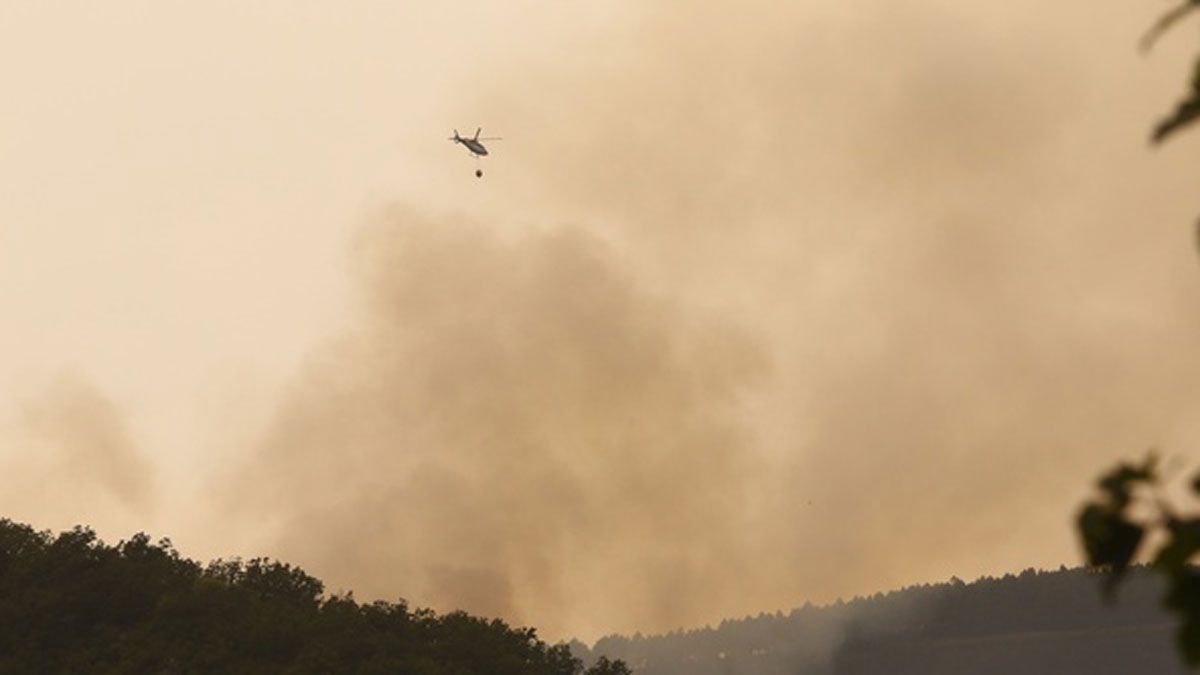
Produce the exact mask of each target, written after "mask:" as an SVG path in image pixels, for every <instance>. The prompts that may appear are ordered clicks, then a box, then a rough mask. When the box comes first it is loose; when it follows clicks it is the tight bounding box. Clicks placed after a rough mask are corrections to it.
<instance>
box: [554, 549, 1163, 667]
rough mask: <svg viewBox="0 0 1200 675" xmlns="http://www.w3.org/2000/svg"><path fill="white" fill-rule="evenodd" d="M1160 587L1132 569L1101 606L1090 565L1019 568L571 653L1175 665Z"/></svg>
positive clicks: (944, 663) (737, 662)
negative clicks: (1013, 571)
mask: <svg viewBox="0 0 1200 675" xmlns="http://www.w3.org/2000/svg"><path fill="white" fill-rule="evenodd" d="M1161 591H1162V588H1161V586H1160V585H1159V583H1158V582H1157V580H1156V579H1154V578H1152V577H1151V576H1150V575H1149V574H1146V573H1144V572H1142V571H1138V572H1136V573H1134V574H1133V578H1132V579H1130V581H1129V583H1127V584H1125V585H1124V586H1122V588H1121V590H1120V593H1119V594H1118V596H1117V598H1116V601H1115V602H1114V603H1112V604H1111V605H1109V604H1106V603H1105V602H1104V601H1103V599H1102V598H1101V596H1100V592H1099V579H1098V576H1097V575H1096V574H1094V573H1091V572H1088V571H1085V570H1082V569H1075V570H1067V569H1061V570H1059V571H1057V572H1035V571H1033V570H1027V571H1025V572H1023V573H1021V574H1020V575H1007V576H1005V577H1003V578H999V579H995V578H983V579H980V580H978V581H975V582H974V583H970V584H965V583H963V582H961V581H958V580H953V581H951V582H949V583H944V584H936V585H927V586H915V587H910V588H905V589H903V590H899V591H894V592H891V593H887V594H876V595H874V596H871V597H869V598H856V599H854V600H852V601H850V602H838V603H836V604H834V605H830V606H827V607H814V606H811V605H806V606H804V607H803V608H800V609H796V610H793V611H791V612H790V613H788V614H784V613H782V612H780V613H775V614H762V615H759V616H757V617H746V618H744V619H740V620H727V621H723V622H721V624H720V625H719V626H717V627H716V628H704V629H700V630H692V631H680V632H673V633H669V634H666V635H656V636H651V637H644V636H640V635H636V636H634V637H632V638H631V637H625V636H619V635H615V636H609V637H605V638H603V639H601V640H600V641H598V642H597V643H596V645H595V646H594V648H593V649H592V650H588V649H587V648H586V647H585V646H584V645H581V644H579V643H573V644H572V649H573V650H574V653H575V654H576V655H578V656H580V657H582V658H583V659H584V660H585V661H586V660H587V659H589V658H593V656H594V655H600V654H604V655H606V656H608V657H612V658H620V659H623V660H625V661H626V662H627V663H628V664H629V665H630V666H631V667H632V668H633V670H634V672H636V673H638V675H685V674H686V675H709V674H712V675H716V674H718V673H719V674H722V675H751V674H753V675H776V674H779V675H782V674H784V673H786V674H788V675H796V674H797V673H802V674H806V675H830V674H835V675H883V674H885V673H886V674H888V675H896V674H897V673H913V674H917V673H919V674H921V675H942V674H945V675H951V674H953V675H965V674H967V673H969V674H970V675H1000V674H1005V675H1011V674H1012V673H1021V674H1022V675H1043V674H1044V675H1063V674H1064V673H1089V674H1095V673H1102V674H1105V673H1112V674H1114V675H1115V674H1117V673H1156V674H1162V673H1168V674H1169V673H1182V672H1185V671H1184V670H1183V669H1182V668H1181V667H1180V666H1179V665H1178V663H1179V657H1178V655H1177V653H1176V652H1175V651H1174V649H1173V647H1172V639H1173V631H1174V627H1175V623H1174V622H1173V621H1172V619H1171V617H1169V616H1168V615H1166V614H1164V613H1163V611H1162V610H1161V609H1160V607H1159V600H1160V596H1161Z"/></svg>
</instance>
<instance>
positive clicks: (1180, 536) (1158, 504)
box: [1078, 456, 1200, 666]
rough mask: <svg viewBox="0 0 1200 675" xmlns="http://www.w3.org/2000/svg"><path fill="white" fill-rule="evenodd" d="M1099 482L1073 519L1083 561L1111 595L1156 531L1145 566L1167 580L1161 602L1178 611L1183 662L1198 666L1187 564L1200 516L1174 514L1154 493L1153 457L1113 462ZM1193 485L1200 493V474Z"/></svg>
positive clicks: (1197, 602)
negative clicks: (1097, 495) (1095, 571)
mask: <svg viewBox="0 0 1200 675" xmlns="http://www.w3.org/2000/svg"><path fill="white" fill-rule="evenodd" d="M1098 484H1099V487H1100V493H1101V495H1100V498H1099V499H1096V500H1094V501H1092V502H1089V503H1087V504H1085V505H1084V506H1083V508H1082V509H1081V510H1080V513H1079V519H1078V525H1079V534H1080V537H1081V538H1082V540H1083V545H1084V549H1085V550H1086V551H1087V554H1088V562H1089V563H1090V564H1091V565H1093V566H1094V567H1096V568H1097V569H1099V570H1101V571H1103V572H1105V576H1104V578H1105V589H1106V591H1107V593H1108V594H1109V595H1110V596H1111V595H1112V593H1113V590H1114V589H1115V587H1116V585H1117V583H1118V582H1119V581H1120V580H1121V578H1122V577H1123V576H1124V574H1125V572H1126V570H1128V569H1129V567H1130V565H1131V564H1132V561H1133V560H1134V559H1135V558H1136V556H1137V554H1138V552H1139V551H1140V550H1141V548H1142V544H1143V543H1144V542H1145V540H1147V536H1146V535H1147V534H1153V535H1156V536H1155V537H1154V541H1156V542H1158V550H1157V551H1156V552H1155V553H1154V554H1153V562H1152V564H1151V566H1150V569H1151V570H1152V571H1154V572H1155V573H1157V574H1158V575H1160V576H1161V577H1162V578H1163V579H1164V580H1165V581H1166V594H1165V596H1164V599H1163V603H1164V605H1165V606H1166V607H1167V609H1169V610H1171V611H1172V612H1174V613H1176V614H1177V615H1178V616H1179V619H1180V624H1179V629H1178V631H1177V633H1176V645H1177V646H1178V648H1179V651H1180V653H1181V654H1182V655H1183V658H1184V660H1185V661H1186V662H1187V663H1188V664H1190V665H1193V666H1196V665H1200V569H1198V568H1197V567H1196V566H1195V565H1193V564H1192V560H1193V558H1195V557H1196V555H1197V553H1200V517H1196V516H1184V515H1180V514H1177V513H1175V511H1174V509H1173V508H1172V507H1171V506H1170V505H1169V504H1167V502H1166V501H1165V500H1164V499H1162V498H1161V497H1159V496H1158V495H1157V494H1155V493H1156V492H1157V488H1158V486H1159V478H1158V475H1157V473H1156V471H1155V461H1154V457H1153V456H1151V457H1150V458H1149V459H1147V460H1146V461H1145V462H1144V463H1143V464H1141V465H1130V464H1120V465H1118V466H1117V467H1116V468H1114V469H1113V470H1111V471H1109V472H1108V473H1107V474H1105V475H1104V476H1102V477H1101V478H1100V480H1099V483H1098ZM1192 489H1193V491H1195V492H1196V493H1197V494H1200V477H1198V478H1197V479H1196V480H1194V481H1193V482H1192ZM1139 513H1140V514H1141V515H1140V516H1139V515H1136V514H1139Z"/></svg>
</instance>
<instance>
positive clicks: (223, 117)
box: [0, 0, 1200, 636]
mask: <svg viewBox="0 0 1200 675" xmlns="http://www.w3.org/2000/svg"><path fill="white" fill-rule="evenodd" d="M1155 9H1157V7H1152V6H1147V5H1146V4H1145V3H1135V2H1113V3H1111V4H1110V5H1108V6H1106V7H1105V8H1104V9H1103V11H1097V10H1096V8H1095V6H1094V5H1091V4H1089V5H1084V4H1083V3H1082V2H1072V3H1065V4H1064V3H1059V4H1058V5H1056V6H1054V7H1046V6H1045V3H1037V2H1033V1H1032V0H1030V1H1024V0H1022V1H1020V2H1014V3H1005V4H1003V5H999V6H988V7H966V6H962V4H961V3H950V2H940V1H934V0H914V2H910V3H906V4H905V6H904V7H895V6H892V4H889V3H882V2H880V3H860V4H846V3H817V2H796V3H783V2H766V1H756V2H749V3H739V4H738V5H737V6H736V7H735V6H734V5H731V4H728V3H716V2H713V3H707V2H681V1H679V2H676V1H662V2H646V3H634V2H612V3H594V2H593V3H584V2H554V3H548V2H547V3H541V2H515V3H503V4H501V3H485V2H464V3H455V5H454V7H446V6H444V3H433V2H429V3H420V2H414V3H403V5H402V6H401V5H400V4H399V3H397V4H396V6H392V5H391V4H389V3H366V2H363V3H339V4H336V5H334V4H330V3H316V2H260V3H254V4H253V5H252V6H250V5H247V4H246V3H232V2H229V3H221V2H212V3H205V4H203V5H194V6H184V5H181V4H164V3H151V2H139V3H135V2H110V3H104V4H103V6H100V5H83V4H78V3H58V4H52V3H36V4H35V3H9V4H7V5H6V6H4V7H3V8H0V82H2V83H3V87H4V100H5V101H6V102H5V104H4V105H3V106H0V185H2V186H3V190H2V192H0V322H2V326H3V330H0V383H3V387H2V388H0V438H2V439H3V441H4V445H3V446H2V447H0V463H3V465H4V466H5V467H6V468H7V469H9V471H6V473H5V475H7V476H9V477H8V478H5V479H4V480H3V481H2V482H0V513H3V514H6V515H9V516H11V517H14V518H18V519H22V520H27V521H30V522H33V523H35V524H37V525H39V526H44V527H54V528H59V527H65V526H68V525H70V524H73V523H76V522H87V523H92V524H94V525H95V526H97V527H98V528H99V530H100V531H101V533H102V534H103V535H105V536H107V537H110V538H118V537H120V536H124V535H126V534H128V533H129V532H131V531H133V530H136V529H151V530H153V531H154V532H155V533H161V534H166V535H169V536H171V537H172V538H173V539H175V540H176V542H178V543H179V544H180V546H181V547H182V548H183V549H184V551H185V552H186V553H190V554H192V555H196V556H209V555H218V554H232V553H242V554H253V553H269V554H272V555H279V556H284V557H287V558H289V559H291V560H295V561H297V562H299V563H301V564H303V565H304V566H305V567H306V568H308V569H310V571H312V572H313V573H315V574H317V575H319V576H321V577H322V578H325V579H326V580H327V581H329V582H330V584H331V585H332V586H334V587H335V588H355V589H358V590H359V595H360V597H363V596H364V595H365V596H373V595H384V596H394V595H397V594H402V595H405V596H407V597H408V598H410V599H411V600H412V601H414V602H416V603H421V604H423V603H434V604H435V605H437V606H439V607H442V608H448V607H451V606H459V605H465V606H467V607H468V608H470V609H475V610H477V611H485V612H500V613H503V614H505V615H506V616H509V617H510V618H513V619H515V620H517V621H521V622H529V623H533V624H535V625H538V626H542V627H544V628H545V629H546V630H547V631H548V632H549V634H550V635H554V636H559V635H565V634H579V635H585V636H594V635H596V634H598V633H600V632H604V631H608V630H636V629H641V630H658V629H664V628H669V627H673V626H678V625H691V624H697V623H703V622H708V621H715V620H718V619H719V618H721V617H723V616H729V615H737V614H744V613H747V612H757V611H759V610H771V609H775V608H779V607H790V606H793V605H797V604H801V603H802V602H804V601H805V600H810V599H811V600H814V601H824V600H829V599H832V598H834V597H837V596H839V595H848V594H854V593H864V592H865V593H869V592H874V591H876V590H880V589H886V588H891V587H894V586H897V585H900V584H904V583H912V582H917V581H923V580H934V579H941V578H946V577H949V576H950V575H952V574H957V575H959V576H961V577H972V576H976V575H979V574H983V573H995V572H1002V571H1006V570H1012V569H1019V568H1023V567H1027V566H1031V565H1034V566H1037V565H1040V566H1050V565H1057V564H1059V563H1061V562H1067V563H1073V562H1074V561H1075V560H1076V559H1077V554H1076V551H1075V550H1074V542H1073V540H1072V538H1071V535H1070V533H1069V531H1068V529H1067V521H1068V518H1069V516H1070V514H1071V511H1072V509H1073V508H1074V505H1075V504H1076V503H1077V502H1078V500H1079V499H1080V497H1081V495H1082V494H1083V493H1084V491H1085V489H1086V484H1085V483H1086V480H1087V479H1088V478H1090V476H1092V475H1093V474H1094V473H1095V472H1096V471H1097V470H1099V469H1100V468H1101V467H1103V466H1104V465H1105V464H1106V463H1107V462H1109V461H1111V460H1112V459H1113V458H1115V457H1118V456H1125V455H1130V454H1136V453H1140V452H1141V451H1142V450H1143V449H1144V448H1146V447H1148V446H1150V445H1160V446H1162V447H1164V448H1166V449H1167V450H1169V451H1171V452H1174V453H1177V454H1179V455H1180V456H1181V457H1187V456H1188V453H1189V452H1190V451H1191V449H1192V447H1191V444H1192V443H1194V442H1195V440H1196V437H1197V432H1198V431H1200V429H1198V428H1197V426H1196V424H1195V422H1194V421H1192V419H1193V416H1192V415H1190V414H1189V413H1190V412H1191V411H1192V410H1193V409H1194V406H1195V404H1196V402H1197V397H1198V396H1197V389H1196V384H1197V382H1200V380H1198V379H1197V378H1198V376H1200V361H1198V360H1197V358H1196V356H1195V344H1197V342H1196V339H1197V337H1200V335H1198V333H1200V312H1197V301H1198V300H1200V269H1197V264H1196V259H1195V253H1194V247H1193V244H1192V235H1191V232H1190V225H1191V223H1192V222H1193V220H1194V216H1195V214H1196V212H1198V211H1200V196H1198V195H1197V194H1196V192H1195V190H1194V176H1195V175H1196V174H1195V171H1196V169H1197V166H1196V160H1195V147H1196V145H1195V144H1196V143H1197V141H1196V140H1195V139H1194V138H1191V137H1189V136H1184V137H1181V138H1180V139H1179V140H1176V141H1173V142H1171V143H1170V144H1169V145H1168V146H1167V147H1165V148H1164V149H1162V150H1160V151H1151V150H1150V149H1149V148H1148V147H1147V144H1146V141H1145V139H1146V137H1147V133H1148V131H1149V128H1150V126H1151V124H1152V123H1153V121H1154V120H1155V119H1156V117H1157V116H1158V115H1159V114H1160V113H1162V112H1164V111H1165V110H1167V109H1168V107H1169V106H1170V105H1171V104H1172V103H1173V102H1174V99H1175V96H1176V95H1177V93H1178V92H1180V91H1181V90H1182V87H1183V81H1184V78H1185V75H1186V72H1185V59H1186V56H1187V54H1188V49H1189V48H1190V47H1191V46H1192V44H1193V43H1192V38H1193V37H1194V33H1189V32H1188V30H1187V29H1184V30H1181V31H1179V33H1178V34H1176V35H1171V36H1169V37H1168V38H1167V40H1166V41H1165V42H1164V44H1163V45H1162V48H1161V49H1160V50H1158V51H1157V52H1156V53H1155V54H1154V55H1153V57H1152V58H1150V59H1142V58H1139V57H1138V56H1137V54H1136V53H1135V51H1134V47H1135V43H1136V40H1137V37H1138V35H1139V32H1140V30H1141V29H1142V28H1143V26H1145V25H1147V24H1148V22H1149V21H1150V20H1151V18H1152V17H1153V14H1152V13H1153V11H1154V10H1155ZM477 125H482V126H484V127H485V130H486V131H488V132H491V133H495V134H498V135H502V136H504V137H505V140H504V141H502V142H499V143H497V144H496V145H495V146H494V147H493V155H492V156H491V157H488V158H487V159H486V160H484V161H483V163H482V166H483V168H484V169H485V171H486V172H487V175H486V176H485V178H484V179H483V180H482V181H477V180H475V178H474V177H473V176H472V175H471V172H472V171H473V170H474V168H475V164H474V162H472V161H471V160H470V159H469V158H468V157H466V156H465V153H464V152H463V150H462V148H459V147H454V146H451V145H450V144H449V143H447V142H446V141H445V140H444V138H445V137H446V136H447V135H448V134H449V132H450V129H451V128H453V127H457V128H458V129H459V130H460V131H468V130H472V129H473V128H474V127H475V126H477ZM1193 135H1194V134H1193ZM335 477H336V478H335ZM380 533H382V534H383V536H380Z"/></svg>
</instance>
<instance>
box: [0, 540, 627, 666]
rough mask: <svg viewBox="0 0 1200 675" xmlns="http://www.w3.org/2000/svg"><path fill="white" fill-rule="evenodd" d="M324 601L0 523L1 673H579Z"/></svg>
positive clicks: (277, 567) (563, 653) (401, 618)
mask: <svg viewBox="0 0 1200 675" xmlns="http://www.w3.org/2000/svg"><path fill="white" fill-rule="evenodd" d="M323 593H324V587H323V585H322V584H321V582H320V581H319V580H317V579H315V578H313V577H311V576H309V575H308V574H306V573H304V571H303V570H301V569H299V568H297V567H293V566H291V565H288V564H285V563H280V562H275V561H271V560H266V559H261V558H260V559H254V560H250V561H248V562H243V561H240V560H225V561H220V560H218V561H215V562H212V563H210V564H208V565H206V566H202V565H200V564H198V563H196V562H194V561H192V560H189V559H186V558H184V557H181V556H180V555H179V554H178V553H177V552H176V551H175V550H174V548H172V546H171V544H170V542H168V541H165V540H164V541H159V542H157V543H152V542H151V540H150V539H149V537H147V536H145V535H141V534H139V535H137V536H134V537H132V538H130V539H129V540H128V541H123V542H120V543H119V544H117V545H116V546H109V545H106V544H105V543H103V542H101V541H99V540H98V539H97V538H96V535H95V533H93V532H92V531H91V530H88V529H85V528H76V529H73V530H70V531H67V532H63V533H61V534H59V535H57V536H54V535H51V534H50V533H47V532H39V531H36V530H34V529H33V528H31V527H29V526H26V525H22V524H18V523H14V522H12V521H10V520H7V519H0V673H90V674H96V673H180V674H183V673H255V674H260V673H284V672H286V673H406V674H412V675H443V674H445V675H451V674H453V675H484V674H487V675H578V674H579V673H583V672H584V668H583V666H582V664H581V663H580V662H579V660H577V659H575V658H574V657H572V656H571V654H570V653H569V652H568V651H567V649H566V648H565V647H563V646H549V645H547V644H545V643H544V642H542V641H540V640H538V639H537V637H536V635H535V633H534V630H533V629H531V628H512V627H509V626H508V625H507V624H505V623H504V622H503V621H500V620H496V619H493V620H488V619H482V618H478V617H474V616H469V615H467V614H465V613H462V612H452V613H449V614H443V615H439V614H436V613H435V612H432V611H430V610H427V609H416V610H413V609H410V608H409V607H408V606H407V605H406V604H405V603H404V602H398V603H389V602H374V603H370V604H360V603H358V602H356V601H355V600H354V599H353V598H352V597H349V596H345V597H339V596H326V595H324V594H323ZM586 672H587V674H588V675H619V674H620V673H624V672H627V671H626V670H625V669H624V667H623V665H621V664H612V663H608V662H601V663H598V664H594V665H593V666H592V667H591V668H590V669H588V670H587V671H586Z"/></svg>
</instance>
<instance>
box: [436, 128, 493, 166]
mask: <svg viewBox="0 0 1200 675" xmlns="http://www.w3.org/2000/svg"><path fill="white" fill-rule="evenodd" d="M481 131H483V127H480V128H478V129H476V130H475V135H474V136H472V137H470V138H464V137H463V136H459V135H458V129H455V130H454V135H453V136H451V137H450V138H448V139H446V140H450V141H454V142H455V143H462V144H463V146H464V147H465V148H466V149H467V152H470V153H471V155H472V156H473V157H475V159H479V158H480V157H484V156H486V155H487V154H488V150H487V148H485V147H483V143H482V142H481V141H500V140H504V139H502V138H500V137H499V136H491V137H486V138H480V137H479V133H480V132H481ZM475 177H476V178H483V170H482V169H475Z"/></svg>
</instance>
